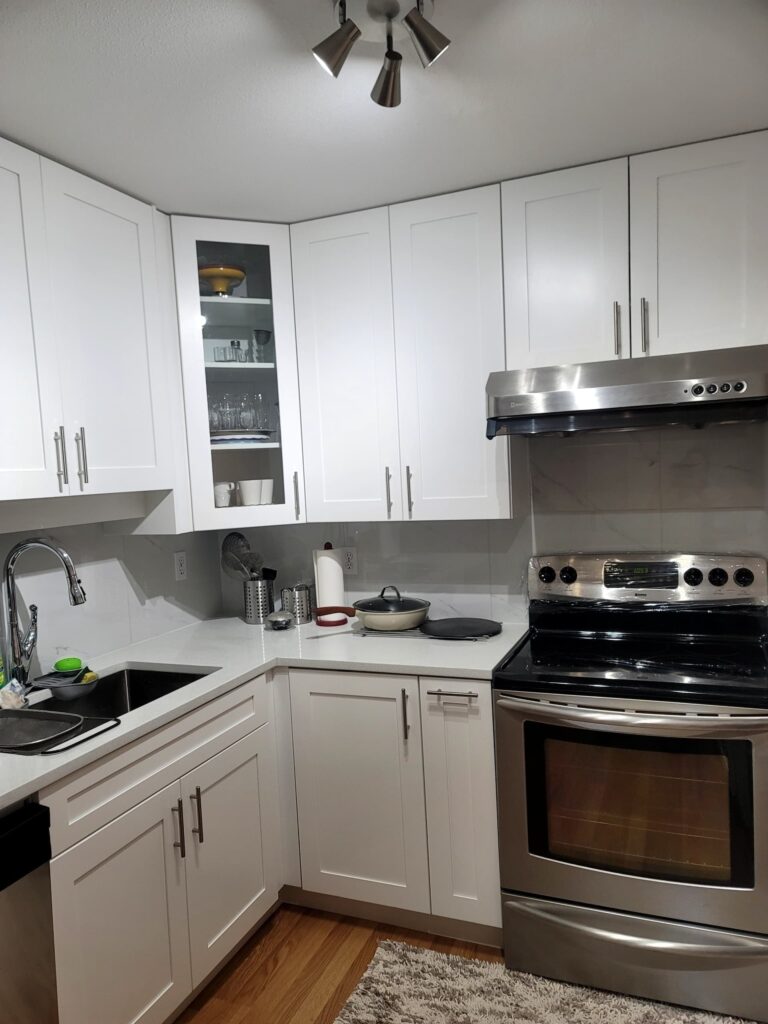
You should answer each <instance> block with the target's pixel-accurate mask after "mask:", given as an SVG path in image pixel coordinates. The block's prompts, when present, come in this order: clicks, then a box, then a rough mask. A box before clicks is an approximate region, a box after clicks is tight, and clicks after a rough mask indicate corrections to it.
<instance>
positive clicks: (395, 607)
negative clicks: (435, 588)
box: [315, 585, 430, 631]
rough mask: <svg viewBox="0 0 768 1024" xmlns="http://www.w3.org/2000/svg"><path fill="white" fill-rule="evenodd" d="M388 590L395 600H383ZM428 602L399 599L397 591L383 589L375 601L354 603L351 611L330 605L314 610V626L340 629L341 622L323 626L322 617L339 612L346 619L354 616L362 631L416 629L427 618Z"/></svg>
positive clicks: (412, 598) (367, 600) (400, 597)
mask: <svg viewBox="0 0 768 1024" xmlns="http://www.w3.org/2000/svg"><path fill="white" fill-rule="evenodd" d="M388 590H393V591H394V592H395V594H396V595H397V596H396V597H387V596H386V593H387V591H388ZM429 605H430V602H429V601H424V600H423V599H422V598H419V597H402V596H401V594H400V591H399V590H398V589H397V587H394V586H391V585H390V586H386V587H383V588H382V590H381V593H380V594H379V595H378V597H367V598H365V599H364V600H362V601H355V603H354V605H353V607H352V608H347V607H345V606H344V605H332V606H330V607H324V608H318V609H317V612H316V619H315V621H316V622H317V624H318V626H337V625H342V626H343V625H344V621H346V620H344V621H342V622H337V621H331V622H323V616H324V615H329V614H332V613H335V612H341V613H342V614H343V615H348V616H350V618H351V617H352V616H353V615H357V617H358V618H359V619H360V622H361V623H362V624H363V628H364V629H377V630H386V631H389V630H393V629H413V627H414V626H420V625H421V624H422V622H423V621H424V619H426V617H427V612H428V611H429Z"/></svg>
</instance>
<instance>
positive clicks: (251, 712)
mask: <svg viewBox="0 0 768 1024" xmlns="http://www.w3.org/2000/svg"><path fill="white" fill-rule="evenodd" d="M268 707H269V703H268V690H267V677H266V676H261V677H260V678H259V679H253V680H251V681H250V682H249V683H246V684H245V685H244V686H239V687H238V688H237V689H236V690H232V691H231V692H230V693H226V694H224V696H222V697H218V698H216V700H212V701H211V702H210V703H208V704H204V705H203V706H202V707H199V708H196V709H195V710H194V711H191V712H190V713H189V714H187V715H183V716H182V717H181V718H179V719H178V720H177V721H175V722H171V723H170V724H169V725H165V726H163V727H162V728H160V729H157V730H156V731H155V732H152V733H150V734H149V735H147V736H142V737H141V739H139V740H136V741H134V742H133V743H130V744H128V745H127V746H126V747H123V749H122V750H118V751H117V752H116V753H114V754H109V755H107V756H106V757H104V758H102V759H101V760H100V761H97V762H96V763H95V764H91V765H88V766H87V767H86V768H83V769H81V770H80V771H79V772H75V773H74V774H73V775H70V776H69V777H68V778H66V779H64V780H63V781H62V782H59V783H56V784H55V785H53V786H50V787H49V788H48V789H45V790H43V791H42V792H41V793H40V803H43V804H46V805H47V806H48V807H50V809H51V846H52V849H53V853H54V855H55V854H57V853H60V852H61V851H62V850H65V849H67V847H69V846H71V845H72V844H73V843H77V842H79V841H80V840H81V839H84V838H85V837H86V836H88V835H90V834H91V833H92V832H94V831H95V830H96V829H98V828H101V827H102V826H103V825H106V824H107V823H108V822H110V821H112V820H113V818H116V817H117V816H118V815H119V814H123V813H124V812H125V811H127V810H128V809H129V808H131V807H133V806H135V805H136V804H138V803H139V802H140V801H142V800H146V798H147V797H148V796H151V795H152V794H153V793H156V792H157V791H158V790H159V789H162V788H163V786H167V785H168V784H169V783H170V782H175V781H176V780H177V779H179V778H180V777H181V776H182V775H183V774H184V773H185V772H188V771H190V769H192V768H195V767H196V766H197V765H199V764H202V762H203V761H205V760H207V758H209V757H211V756H212V755H213V754H217V753H218V752H219V751H220V750H223V749H224V748H225V747H228V746H229V745H230V744H231V743H234V742H235V740H238V739H240V738H241V737H242V736H245V735H247V734H248V733H249V732H252V731H253V730H254V729H258V728H259V726H261V725H263V724H264V723H265V722H267V721H268V720H269V718H270V715H269V711H268Z"/></svg>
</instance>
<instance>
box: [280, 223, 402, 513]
mask: <svg viewBox="0 0 768 1024" xmlns="http://www.w3.org/2000/svg"><path fill="white" fill-rule="evenodd" d="M291 251H292V255H293V289H294V301H295V303H296V343H297V347H298V355H299V382H300V386H301V416H302V428H303V435H304V465H305V467H306V469H305V475H306V492H307V515H308V517H309V519H310V520H311V521H312V522H331V523H338V522H350V521H355V520H358V521H367V522H373V521H377V520H386V519H401V518H402V503H401V492H400V452H399V446H398V445H399V441H398V425H397V382H396V378H395V339H394V328H393V323H392V277H391V270H390V256H389V212H388V210H387V209H386V207H384V208H382V209H378V210H365V211H363V212H362V213H350V214H346V215H345V216H342V217H330V218H328V219H327V220H316V221H311V222H308V223H305V224H294V226H293V227H292V228H291Z"/></svg>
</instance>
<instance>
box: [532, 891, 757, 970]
mask: <svg viewBox="0 0 768 1024" xmlns="http://www.w3.org/2000/svg"><path fill="white" fill-rule="evenodd" d="M513 913H514V915H515V916H516V917H527V918H532V919H534V920H536V921H540V922H542V923H543V924H545V925H547V926H554V927H555V928H557V929H561V930H562V931H564V932H570V933H572V934H573V937H574V940H577V941H585V940H586V941H589V940H592V941H594V942H601V943H602V942H607V943H610V944H611V946H612V947H613V950H614V951H616V950H617V947H618V948H619V949H622V948H623V949H625V950H632V951H633V952H636V953H640V954H642V960H643V961H644V962H645V964H646V966H650V965H651V964H652V963H654V962H658V966H661V967H664V968H666V969H667V970H670V969H671V962H672V960H674V963H675V967H676V968H677V969H680V968H681V967H683V966H684V964H683V963H681V961H687V962H688V963H687V967H688V969H689V970H695V969H696V967H697V965H698V968H699V969H700V970H707V969H709V970H711V969H712V967H713V964H712V961H713V960H722V959H723V958H725V959H727V960H731V961H732V960H738V961H740V962H741V963H744V961H765V960H768V939H764V938H760V937H758V936H751V935H731V936H729V937H728V938H727V939H720V938H719V937H718V940H717V941H713V942H680V941H676V940H674V939H670V938H668V937H664V936H663V934H662V933H661V932H660V933H659V934H658V935H657V936H653V935H637V934H630V933H626V932H622V931H621V930H620V929H619V928H618V927H616V922H615V921H613V922H611V923H608V924H607V925H606V926H600V925H595V924H587V923H586V921H580V920H578V915H579V910H578V908H573V911H572V913H569V914H567V915H563V914H560V913H559V912H558V911H557V910H548V909H546V908H544V907H537V906H531V905H530V904H528V903H523V902H522V901H515V904H514V910H513ZM589 916H590V918H591V919H592V920H594V916H595V913H594V911H590V912H589ZM614 955H615V952H614ZM649 961H650V963H649ZM637 963H638V964H640V963H641V959H639V958H638V960H637Z"/></svg>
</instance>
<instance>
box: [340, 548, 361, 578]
mask: <svg viewBox="0 0 768 1024" xmlns="http://www.w3.org/2000/svg"><path fill="white" fill-rule="evenodd" d="M341 568H342V570H343V571H344V575H345V576H357V548H342V549H341Z"/></svg>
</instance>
